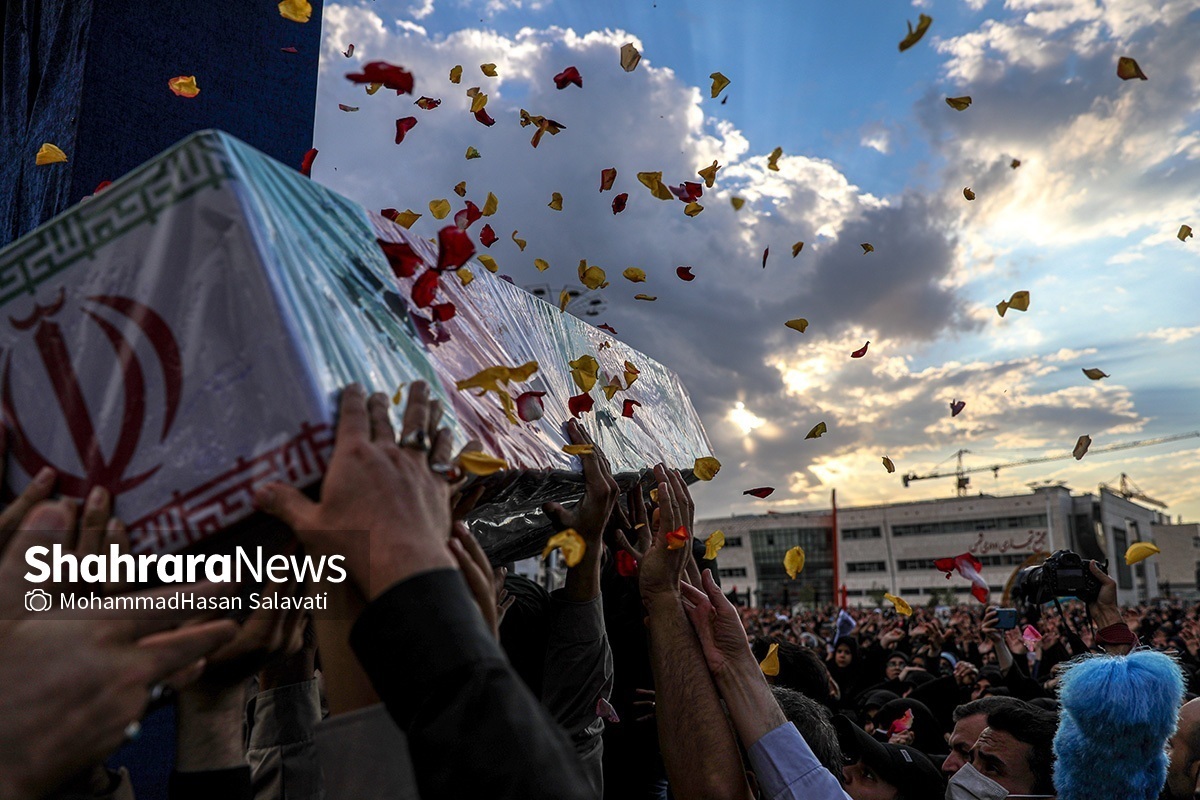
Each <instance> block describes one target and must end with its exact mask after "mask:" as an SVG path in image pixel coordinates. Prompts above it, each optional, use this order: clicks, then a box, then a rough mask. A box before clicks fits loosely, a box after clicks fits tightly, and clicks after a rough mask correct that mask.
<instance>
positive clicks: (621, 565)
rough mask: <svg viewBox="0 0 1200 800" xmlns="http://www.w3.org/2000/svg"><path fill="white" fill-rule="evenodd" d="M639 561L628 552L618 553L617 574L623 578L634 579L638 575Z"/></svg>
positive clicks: (619, 551)
mask: <svg viewBox="0 0 1200 800" xmlns="http://www.w3.org/2000/svg"><path fill="white" fill-rule="evenodd" d="M637 572H638V563H637V559H636V558H634V557H633V556H631V555H629V551H628V550H618V551H617V574H618V575H620V576H621V577H622V578H632V577H633V576H634V575H637Z"/></svg>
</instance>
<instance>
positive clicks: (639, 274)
mask: <svg viewBox="0 0 1200 800" xmlns="http://www.w3.org/2000/svg"><path fill="white" fill-rule="evenodd" d="M621 275H622V277H624V278H625V280H627V281H632V282H633V283H644V282H645V280H646V271H645V270H643V269H641V268H640V267H626V268H625V269H624V270H622V271H621ZM601 327H603V326H601ZM613 333H616V331H613Z"/></svg>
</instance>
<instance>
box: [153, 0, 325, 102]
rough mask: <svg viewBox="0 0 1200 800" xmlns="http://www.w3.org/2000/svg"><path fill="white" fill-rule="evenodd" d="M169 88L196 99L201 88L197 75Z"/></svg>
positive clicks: (182, 77) (181, 78) (173, 80)
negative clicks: (197, 83)
mask: <svg viewBox="0 0 1200 800" xmlns="http://www.w3.org/2000/svg"><path fill="white" fill-rule="evenodd" d="M305 5H307V3H306V4H305ZM167 88H169V89H170V90H171V91H172V92H174V93H175V94H176V95H178V96H179V97H195V96H196V95H198V94H200V87H199V86H197V85H196V76H195V75H180V76H178V77H176V78H171V80H169V81H167Z"/></svg>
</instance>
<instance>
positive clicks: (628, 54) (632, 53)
mask: <svg viewBox="0 0 1200 800" xmlns="http://www.w3.org/2000/svg"><path fill="white" fill-rule="evenodd" d="M641 60H642V54H641V53H639V52H638V49H637V48H636V47H634V46H633V42H626V43H625V44H623V45H621V69H623V70H625V71H626V72H633V70H634V69H635V68H637V65H638V62H639V61H641Z"/></svg>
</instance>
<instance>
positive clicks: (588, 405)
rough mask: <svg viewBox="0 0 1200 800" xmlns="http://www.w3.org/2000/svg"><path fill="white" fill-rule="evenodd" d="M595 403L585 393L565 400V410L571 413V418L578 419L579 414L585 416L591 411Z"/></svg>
mask: <svg viewBox="0 0 1200 800" xmlns="http://www.w3.org/2000/svg"><path fill="white" fill-rule="evenodd" d="M595 404H596V401H595V400H593V399H592V396H591V395H590V394H588V393H587V392H584V393H583V394H577V395H573V396H572V397H568V398H567V410H568V411H570V412H571V416H572V417H578V416H579V415H580V414H586V413H587V412H589V411H591V410H592V406H594V405H595Z"/></svg>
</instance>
